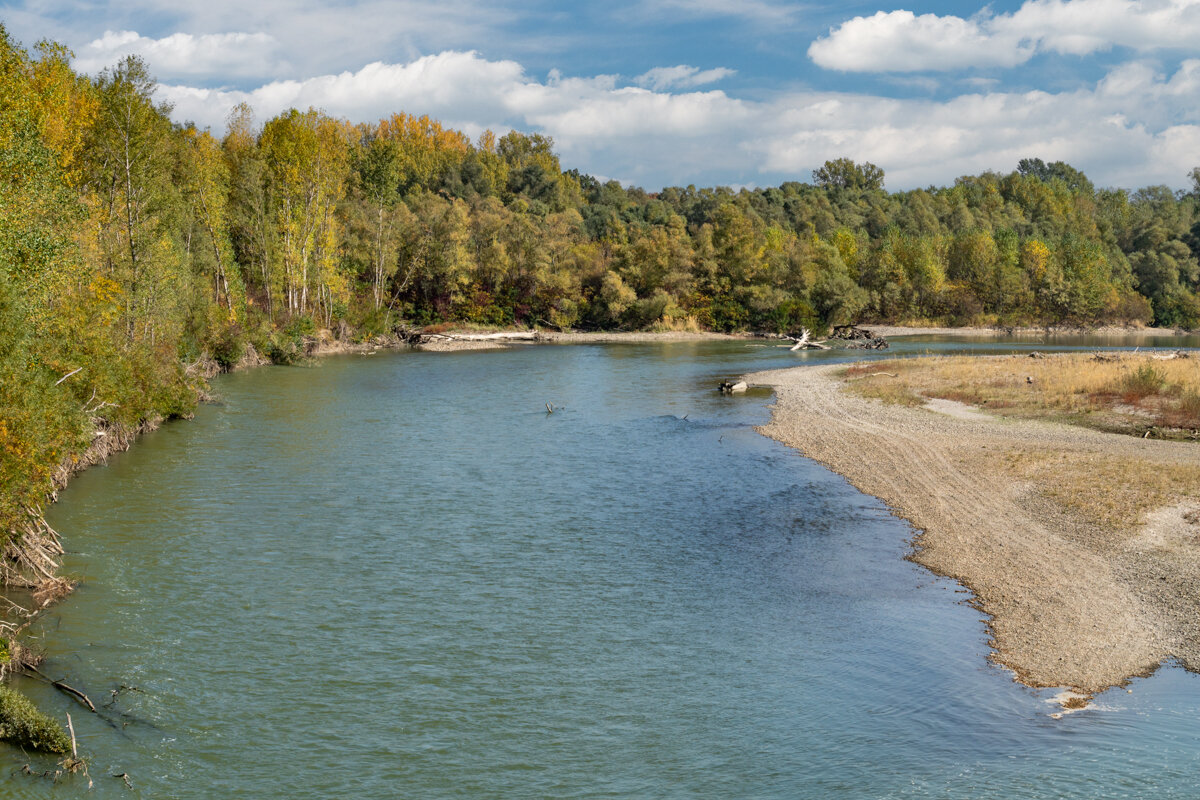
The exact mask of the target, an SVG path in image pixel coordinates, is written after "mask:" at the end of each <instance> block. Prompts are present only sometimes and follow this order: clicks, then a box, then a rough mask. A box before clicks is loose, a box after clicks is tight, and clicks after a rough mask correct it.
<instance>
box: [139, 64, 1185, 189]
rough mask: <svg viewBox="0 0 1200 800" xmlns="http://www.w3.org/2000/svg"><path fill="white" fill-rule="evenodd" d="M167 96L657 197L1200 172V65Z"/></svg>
mask: <svg viewBox="0 0 1200 800" xmlns="http://www.w3.org/2000/svg"><path fill="white" fill-rule="evenodd" d="M667 69H673V68H667ZM160 91H161V92H162V93H163V96H164V99H168V100H171V101H173V102H174V103H175V106H176V117H177V118H179V119H181V120H182V119H193V120H196V121H198V122H200V123H201V124H208V125H212V126H213V127H214V128H216V129H218V130H219V129H220V128H221V127H222V125H223V123H224V120H225V117H226V115H227V114H228V112H229V109H230V108H231V107H232V106H233V105H234V104H236V103H238V102H242V101H246V102H249V103H250V104H251V106H253V107H254V109H255V110H256V112H257V113H258V115H259V118H260V119H267V118H269V117H271V116H273V115H275V114H277V113H279V112H280V111H282V110H285V109H286V108H288V107H292V106H295V107H298V108H307V107H309V106H315V107H319V108H324V109H325V110H326V111H327V112H329V113H331V114H335V115H339V116H345V117H348V118H350V119H352V120H354V121H360V120H371V119H378V118H379V117H381V116H384V115H386V114H390V113H392V112H394V111H408V112H410V113H417V114H426V113H428V114H430V115H432V116H434V117H436V118H438V119H440V120H442V121H443V122H444V123H446V124H448V125H452V126H454V127H457V128H460V129H463V130H465V131H467V132H468V133H470V134H472V135H474V134H477V133H478V132H480V131H481V130H483V128H485V127H490V128H492V129H493V130H496V131H498V132H502V131H505V130H508V129H509V128H518V129H521V130H526V131H538V132H541V133H545V134H548V135H550V136H552V137H554V139H555V141H556V142H557V149H558V151H559V152H560V154H561V155H562V157H563V163H564V165H566V166H568V167H577V168H579V169H582V170H584V171H587V172H598V173H602V174H608V175H620V176H622V178H623V179H625V180H630V181H634V182H638V183H641V184H642V185H644V186H646V187H647V188H650V189H655V188H658V187H661V186H663V185H671V184H687V183H691V182H695V183H702V184H711V183H713V182H728V183H751V182H753V183H758V184H766V183H776V182H779V181H783V180H796V179H799V180H807V179H808V178H809V175H810V173H811V170H812V169H813V168H815V167H817V166H819V165H820V164H821V163H823V162H824V161H825V160H827V159H831V158H838V157H842V156H846V157H850V158H853V159H855V160H858V161H864V160H866V161H872V162H874V163H876V164H878V165H880V166H881V167H883V168H884V169H885V170H886V171H887V184H888V186H889V187H890V188H892V189H902V188H911V187H913V186H924V185H929V184H945V183H948V182H950V181H953V179H954V178H955V177H957V176H959V175H963V174H976V173H979V172H981V171H983V170H987V169H996V170H1010V169H1012V168H1014V166H1015V165H1016V163H1017V161H1018V160H1019V159H1021V158H1025V157H1029V156H1036V157H1040V158H1044V159H1047V160H1059V159H1061V160H1064V161H1067V162H1069V163H1071V164H1073V165H1074V166H1076V167H1077V168H1079V169H1082V170H1084V171H1085V172H1086V173H1088V175H1089V176H1090V177H1092V179H1093V180H1094V181H1095V182H1096V183H1097V184H1099V185H1123V186H1129V187H1137V186H1144V185H1148V184H1152V183H1167V184H1169V185H1172V186H1183V185H1184V184H1185V183H1186V178H1185V176H1186V173H1187V172H1188V171H1189V170H1190V169H1191V168H1192V167H1194V166H1196V165H1197V163H1200V106H1198V105H1197V104H1196V103H1194V102H1193V100H1194V98H1195V97H1196V96H1197V93H1198V92H1200V60H1189V61H1185V62H1184V63H1183V64H1182V65H1181V66H1180V67H1179V69H1178V70H1176V71H1175V72H1174V73H1173V74H1170V75H1163V74H1159V73H1157V72H1155V70H1154V69H1153V68H1151V67H1150V66H1148V65H1146V64H1143V63H1136V62H1135V63H1131V64H1126V65H1123V66H1121V67H1119V68H1118V69H1115V70H1113V71H1112V72H1110V73H1109V74H1108V75H1107V76H1106V77H1105V78H1104V79H1102V80H1101V81H1099V82H1098V83H1097V84H1096V85H1095V86H1094V87H1090V88H1088V89H1081V90H1077V91H1072V92H1060V93H1053V94H1052V93H1047V92H1022V93H1014V92H1002V91H980V92H978V93H972V94H966V95H962V96H960V97H956V98H953V99H951V100H948V101H935V100H912V99H890V98H883V97H875V96H866V95H856V94H850V93H836V92H791V93H787V94H783V95H778V96H775V97H773V98H769V99H765V100H746V99H740V98H737V97H732V96H730V95H728V94H726V93H725V92H722V91H711V90H710V91H686V92H668V91H661V90H659V91H656V90H653V89H648V88H643V87H639V86H627V85H622V84H621V82H620V81H618V80H617V79H616V78H614V77H613V76H611V75H600V76H596V77H590V78H571V77H563V76H561V75H553V76H552V77H550V78H549V79H547V80H537V79H534V78H531V77H530V76H529V75H528V74H527V73H526V71H525V70H524V69H523V68H522V66H521V65H520V64H518V63H516V62H514V61H490V60H487V59H485V58H483V57H482V56H480V55H479V54H477V53H474V52H465V53H464V52H455V51H447V52H443V53H440V54H437V55H432V56H425V57H422V58H419V59H416V60H414V61H411V62H409V63H405V64H385V63H373V64H369V65H367V66H366V67H363V68H362V69H361V70H358V71H357V72H344V73H340V74H336V75H326V76H320V77H315V78H311V79H308V80H302V81H274V82H271V83H267V84H265V85H263V86H261V87H259V88H257V89H254V90H251V91H219V90H210V89H196V88H188V87H186V86H180V85H164V86H163V87H161V90H160Z"/></svg>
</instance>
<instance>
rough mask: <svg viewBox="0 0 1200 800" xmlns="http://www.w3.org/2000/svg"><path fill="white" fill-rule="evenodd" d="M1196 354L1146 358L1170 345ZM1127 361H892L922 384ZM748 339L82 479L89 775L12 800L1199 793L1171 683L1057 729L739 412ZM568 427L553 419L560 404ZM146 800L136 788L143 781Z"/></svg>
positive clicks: (381, 378)
mask: <svg viewBox="0 0 1200 800" xmlns="http://www.w3.org/2000/svg"><path fill="white" fill-rule="evenodd" d="M1197 343H1198V342H1196V341H1191V340H1189V341H1183V340H1178V341H1175V340H1164V341H1162V342H1150V344H1157V345H1161V346H1167V345H1176V346H1177V345H1179V344H1187V345H1193V346H1194V345H1195V344H1197ZM1095 344H1110V345H1111V344H1120V342H1114V341H1107V342H1097V341H1092V340H1061V341H1058V342H1056V343H1054V344H1053V346H1051V347H1048V346H1047V345H1046V344H1045V343H1038V342H1032V341H1027V342H1024V343H1003V342H987V343H978V342H964V341H958V342H943V341H939V340H937V339H934V338H929V337H923V338H913V339H909V340H897V342H896V344H895V345H894V348H893V351H892V353H891V354H893V355H894V354H896V353H900V354H915V353H920V352H925V351H929V350H933V351H945V350H962V351H995V352H1000V351H1007V350H1014V349H1015V350H1021V349H1032V348H1035V347H1037V348H1040V349H1056V348H1058V347H1076V346H1088V345H1095ZM845 356H846V354H845V353H843V354H840V355H839V354H836V353H814V352H808V353H800V354H796V353H790V352H788V351H787V350H786V349H781V348H778V347H773V346H762V344H761V343H750V342H676V343H661V344H627V345H605V346H596V345H574V346H536V347H523V348H515V349H512V350H509V351H505V352H462V353H444V354H434V353H417V352H411V353H380V354H377V355H373V356H369V357H364V356H339V357H330V358H325V359H322V360H320V361H319V362H317V363H316V364H313V365H310V366H303V367H288V368H284V367H273V368H264V369H258V370H253V371H249V372H244V373H239V374H234V375H229V376H223V377H221V378H219V379H218V380H216V381H215V383H214V386H215V389H216V391H217V392H218V393H219V395H220V396H221V398H222V402H221V403H220V404H218V405H210V406H205V407H203V408H201V409H200V410H199V412H198V413H197V415H196V418H195V420H194V421H191V422H173V423H170V424H167V425H165V426H164V427H163V428H161V429H160V430H158V431H156V432H154V433H151V434H149V435H147V436H145V437H144V438H143V439H142V440H140V441H139V442H138V443H137V444H136V445H135V446H134V447H133V448H132V449H131V450H130V451H129V452H128V453H123V454H119V455H117V456H115V457H113V458H112V459H111V460H110V462H109V464H108V465H107V466H106V467H100V468H95V469H92V470H89V471H87V472H85V473H83V474H82V475H80V476H79V477H77V478H76V479H75V480H74V481H73V482H72V484H71V485H70V487H69V488H68V489H67V490H66V491H65V492H64V493H63V495H62V498H61V501H60V502H59V503H58V504H57V505H55V506H54V507H53V509H52V510H51V514H50V517H49V519H50V522H51V524H52V525H53V526H54V527H55V528H57V529H58V530H59V531H60V532H62V533H63V535H64V538H65V543H66V546H67V548H68V550H69V553H68V556H67V559H66V565H65V572H66V573H67V574H69V575H73V576H76V577H78V578H80V579H81V580H82V584H81V586H80V588H79V589H78V590H77V591H76V592H75V593H74V594H73V595H72V596H71V597H70V598H68V599H67V600H66V601H65V602H63V603H62V604H61V605H59V606H58V607H56V608H55V609H54V610H53V611H52V613H50V614H49V615H48V616H47V617H46V618H45V620H44V623H43V624H42V626H41V629H40V631H39V633H38V637H37V639H36V640H35V643H36V644H37V645H38V646H40V647H41V648H43V649H44V650H45V652H46V662H45V665H44V666H43V670H44V671H45V672H47V674H49V675H51V676H52V677H55V678H61V679H64V680H66V682H67V683H69V684H71V685H72V686H75V687H76V688H79V689H82V690H83V691H85V692H87V693H88V695H89V696H90V697H91V698H92V699H93V700H94V701H95V702H96V704H97V705H98V706H99V707H100V711H101V713H100V714H96V715H93V714H90V713H88V712H87V711H86V710H85V709H83V708H82V707H80V706H79V705H78V704H76V703H74V702H73V701H71V700H70V699H69V698H68V697H66V696H64V695H62V694H60V693H59V692H57V691H55V690H54V689H52V688H50V687H48V686H46V685H44V684H42V683H39V682H36V681H32V680H28V679H26V680H22V681H21V682H20V684H19V686H20V688H21V689H22V690H23V691H26V692H28V693H29V694H30V695H32V696H33V697H34V699H35V700H36V702H38V704H39V705H40V706H41V707H42V708H43V709H45V710H47V711H49V712H50V713H53V714H54V715H55V716H57V717H58V718H60V719H65V716H66V714H67V713H70V714H71V716H72V719H73V720H74V724H75V727H76V731H77V733H78V734H79V742H80V749H81V751H82V752H83V753H84V754H86V755H87V756H88V757H89V760H90V768H89V769H90V775H91V780H92V781H93V782H94V788H93V789H92V790H91V791H89V792H84V791H83V790H84V787H86V783H87V782H86V779H80V778H78V777H75V778H67V779H64V780H62V781H60V782H58V783H57V784H56V783H54V782H52V781H51V780H49V779H46V778H40V777H31V776H29V775H26V774H22V773H20V772H19V769H20V767H21V765H23V764H26V763H28V764H29V765H30V766H31V768H32V769H33V770H35V771H41V770H45V769H52V768H53V760H52V759H43V758H36V757H29V756H26V755H25V754H22V753H20V752H19V751H16V750H13V749H11V748H6V749H4V756H3V757H4V759H5V764H6V767H5V768H4V769H3V771H2V774H3V778H0V797H12V798H34V797H54V798H65V797H79V796H88V797H97V798H108V797H145V798H211V797H247V798H308V797H313V798H325V797H372V798H374V797H379V798H390V797H414V798H415V797H420V798H437V797H478V798H495V797H520V798H526V797H547V798H550V797H555V798H557V797H587V798H599V797H671V798H674V797H679V798H731V797H756V798H902V797H921V798H943V797H945V798H950V797H972V798H1012V797H1023V798H1057V797H1089V798H1102V797H1103V798H1107V797H1112V798H1117V797H1146V796H1153V797H1156V798H1170V797H1180V798H1182V797H1193V796H1194V794H1195V788H1194V786H1195V775H1196V774H1197V772H1198V770H1200V682H1198V680H1197V677H1196V676H1195V675H1192V674H1190V673H1186V672H1184V671H1183V670H1181V669H1179V668H1177V667H1171V666H1168V667H1165V668H1164V669H1162V670H1160V671H1159V672H1158V673H1157V674H1156V675H1155V676H1153V677H1151V678H1149V679H1144V680H1136V681H1134V682H1133V683H1132V684H1131V685H1130V687H1129V689H1130V690H1131V691H1127V690H1126V689H1115V690H1111V691H1109V692H1107V693H1105V694H1104V695H1101V696H1100V697H1099V698H1098V700H1097V707H1096V708H1095V709H1092V710H1087V711H1084V712H1080V713H1075V714H1071V715H1068V716H1066V717H1064V718H1063V719H1057V720H1056V719H1053V718H1051V716H1050V714H1051V713H1052V712H1054V711H1056V710H1057V706H1056V705H1054V704H1053V703H1052V701H1051V698H1052V695H1053V694H1054V693H1053V692H1049V691H1033V690H1030V689H1027V688H1025V687H1022V686H1020V685H1019V684H1016V683H1015V682H1014V681H1013V680H1012V676H1011V675H1010V674H1009V673H1008V672H1006V671H1005V670H1003V669H1001V668H999V667H996V666H994V665H992V664H990V662H989V661H988V660H987V656H988V646H987V635H986V628H985V621H984V620H983V619H982V618H981V615H980V613H979V612H978V611H976V610H974V609H973V608H972V607H971V606H970V605H968V604H967V602H966V601H967V600H968V599H969V595H967V594H966V593H965V592H964V591H963V590H962V589H961V587H959V586H957V585H956V584H955V583H953V582H951V581H948V580H945V579H941V578H938V577H936V576H933V575H931V574H930V573H928V572H927V571H925V570H924V569H922V568H920V567H918V566H916V565H914V564H912V563H910V562H908V561H906V560H904V556H905V554H906V553H907V552H908V550H909V547H910V541H911V538H912V536H913V531H912V530H911V528H910V526H909V525H908V524H907V523H905V522H903V521H901V520H898V519H896V518H895V517H893V516H891V515H890V514H889V513H888V511H887V509H886V508H885V507H884V506H883V505H882V504H881V503H880V502H878V501H877V500H875V499H873V498H870V497H866V496H864V495H862V494H860V493H859V492H858V491H856V490H855V489H853V488H852V487H850V486H849V485H848V484H847V483H846V482H845V481H844V480H843V479H842V478H840V477H839V476H837V475H834V474H832V473H830V472H828V471H827V470H825V469H824V468H822V467H820V466H818V465H816V464H814V463H812V462H809V461H808V460H806V459H804V458H802V457H801V456H799V455H798V454H797V453H795V452H794V451H791V450H789V449H787V448H785V447H783V446H782V445H780V444H778V443H776V442H774V441H771V440H769V439H766V438H765V437H763V436H761V435H759V434H758V433H756V432H755V430H754V426H755V425H757V424H761V423H763V422H765V421H766V420H767V418H768V415H769V410H768V405H769V403H770V396H769V394H767V393H764V392H758V391H752V392H751V393H749V394H748V395H744V396H735V397H724V396H721V395H719V394H718V393H717V392H716V391H715V387H716V385H717V383H718V382H719V381H720V380H722V379H725V378H728V377H733V376H736V375H738V374H741V373H744V372H748V371H752V370H759V369H766V368H770V367H773V366H779V367H784V366H791V365H794V364H796V363H817V362H821V361H825V360H827V359H829V358H839V357H840V358H845ZM547 403H550V404H552V406H553V408H554V412H553V413H547V410H546V404H547ZM122 773H124V774H127V775H128V778H129V781H130V783H131V784H132V789H130V788H127V786H126V784H125V782H124V780H123V779H121V778H116V777H113V776H114V775H119V774H122Z"/></svg>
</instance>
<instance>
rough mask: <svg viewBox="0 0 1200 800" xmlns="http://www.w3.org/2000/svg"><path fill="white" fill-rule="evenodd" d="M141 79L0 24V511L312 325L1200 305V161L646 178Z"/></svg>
mask: <svg viewBox="0 0 1200 800" xmlns="http://www.w3.org/2000/svg"><path fill="white" fill-rule="evenodd" d="M154 94H155V82H154V80H153V78H152V77H151V75H150V72H149V69H148V67H147V65H146V64H144V63H143V62H142V61H141V60H139V59H138V58H136V57H131V58H128V59H126V60H124V61H122V62H121V63H119V64H117V65H116V66H114V67H113V68H111V69H109V70H107V71H105V72H104V73H102V74H100V75H99V76H97V77H95V78H90V77H87V76H83V75H79V74H77V73H76V72H75V71H74V70H73V69H72V67H71V54H70V53H69V52H68V51H67V50H66V49H65V48H63V47H62V46H59V45H56V44H53V43H48V42H42V43H39V44H38V45H36V46H35V47H33V48H32V49H31V50H26V49H24V48H22V47H21V46H20V45H18V44H17V43H15V42H13V41H12V40H11V38H10V37H9V36H8V34H7V32H5V31H4V30H3V29H2V28H0V530H8V531H12V532H17V531H18V530H19V529H20V528H21V522H22V520H24V519H26V517H27V515H28V511H29V509H34V508H37V507H38V505H39V504H40V503H41V502H42V501H43V499H44V497H45V495H46V493H47V491H48V490H49V489H50V478H51V475H52V473H53V470H54V469H55V468H56V466H57V465H59V464H60V463H62V462H63V461H64V459H65V460H68V461H69V460H70V459H71V458H73V457H74V454H78V453H80V452H81V451H82V449H83V448H85V447H86V446H87V445H88V444H89V442H91V441H92V438H93V437H94V436H96V435H97V433H103V432H104V431H105V430H106V429H109V430H111V429H117V428H132V427H136V425H138V424H139V423H140V422H141V421H142V420H145V419H147V418H152V417H156V416H170V415H178V414H186V413H188V412H189V411H190V409H191V408H192V407H193V405H194V403H195V398H196V384H197V379H196V378H194V377H192V376H190V375H189V373H188V370H187V369H186V365H188V364H194V363H195V362H196V361H197V360H199V359H201V358H202V356H203V355H207V356H209V357H211V358H214V359H216V361H217V362H219V363H220V364H221V365H223V366H229V365H231V364H234V363H235V362H237V361H238V360H239V359H240V358H241V356H242V354H243V353H244V352H245V349H246V345H247V344H253V345H254V346H255V347H256V348H257V349H258V350H259V351H260V352H263V353H266V354H268V355H270V356H271V357H272V358H273V359H275V360H277V361H286V360H288V359H290V358H292V357H293V356H294V354H295V352H296V344H297V342H298V341H299V339H300V337H302V336H305V335H309V334H313V333H315V332H317V331H318V330H321V329H328V330H331V331H333V332H334V333H335V335H337V336H339V337H356V338H360V339H361V338H367V337H371V336H376V335H381V334H388V333H390V332H392V331H393V330H394V329H395V328H396V327H397V326H398V325H401V324H404V325H409V326H412V325H428V324H433V323H442V322H454V323H468V324H477V325H489V326H542V327H552V328H563V329H565V328H578V329H606V330H613V329H631V330H632V329H647V328H649V329H666V330H683V329H704V330H717V331H741V330H763V331H776V332H784V331H794V330H797V329H798V328H800V327H801V326H806V327H809V328H812V329H817V330H819V329H822V328H825V327H827V326H829V325H832V324H842V323H848V322H870V321H886V322H912V321H921V322H933V323H952V324H975V325H1017V324H1038V325H1042V324H1045V325H1060V324H1069V325H1091V324H1096V323H1105V322H1117V323H1136V324H1144V323H1154V324H1158V325H1165V326H1178V327H1185V328H1194V327H1196V326H1197V325H1198V324H1200V299H1198V297H1197V289H1198V283H1200V267H1198V263H1197V254H1198V253H1200V215H1198V210H1197V203H1198V200H1200V170H1197V171H1195V172H1194V173H1193V176H1192V178H1193V181H1194V182H1195V183H1196V184H1197V189H1196V190H1193V191H1192V192H1188V193H1176V192H1173V191H1171V190H1170V189H1169V188H1167V187H1163V186H1158V187H1149V188H1145V189H1141V190H1138V191H1135V192H1130V191H1126V190H1123V189H1097V188H1096V187H1095V186H1093V185H1092V183H1091V182H1090V181H1089V180H1088V179H1087V177H1086V176H1084V175H1083V174H1082V173H1080V172H1079V171H1077V170H1075V169H1074V168H1072V167H1070V166H1068V165H1067V164H1064V163H1061V162H1055V163H1051V164H1046V163H1043V162H1042V161H1041V160H1038V159H1034V158H1031V159H1028V160H1024V161H1022V162H1021V163H1020V164H1019V165H1018V166H1017V169H1016V170H1015V171H1014V172H1012V173H1009V174H997V173H992V172H988V173H984V174H982V175H978V176H968V177H963V178H960V179H958V180H957V181H955V183H954V185H953V186H950V187H945V188H929V189H919V190H914V191H907V192H895V193H889V192H887V191H886V190H885V189H884V186H883V184H884V173H883V171H882V170H880V169H879V168H878V167H875V166H874V165H871V164H856V163H854V162H852V161H850V160H847V159H839V160H835V161H830V162H827V163H826V164H825V165H824V166H822V167H820V168H819V169H817V170H816V171H815V172H814V173H813V175H812V182H811V183H801V182H789V183H785V184H783V185H782V186H779V187H776V188H769V189H753V190H749V189H746V190H741V191H734V190H732V189H728V188H720V187H718V188H711V189H697V188H695V187H693V186H689V187H686V188H678V187H672V188H666V189H663V190H662V191H659V192H647V191H644V190H642V189H635V188H625V187H623V186H621V185H620V184H619V183H616V182H613V181H609V182H606V183H602V182H600V181H598V180H596V179H595V178H592V177H590V176H588V175H585V174H581V173H579V172H578V171H576V170H565V171H564V170H563V168H562V165H561V164H560V163H559V159H558V157H557V156H556V155H555V153H554V149H553V142H552V141H551V140H550V139H549V138H547V137H544V136H541V135H538V134H523V133H518V132H511V133H507V134H505V135H503V136H496V135H494V134H492V133H490V132H489V133H485V134H483V135H482V136H481V137H479V139H478V140H477V141H474V142H473V141H471V140H470V139H469V138H468V137H467V136H465V135H464V134H462V133H460V132H458V131H455V130H450V129H447V128H445V127H443V126H442V125H441V124H439V123H438V122H437V121H435V120H432V119H429V118H428V117H423V116H414V115H412V114H408V113H397V114H394V115H393V116H390V117H388V118H386V119H383V120H380V121H378V122H370V123H352V122H350V121H347V120H343V119H339V118H336V117H332V116H329V115H328V114H326V113H324V112H322V111H319V110H312V109H310V110H307V111H299V110H290V111H287V112H285V113H282V114H280V115H278V116H275V117H273V118H271V119H268V120H265V121H261V124H260V121H258V120H256V119H255V117H254V115H253V112H252V110H251V109H250V108H248V107H240V108H237V109H235V110H234V111H233V113H232V115H231V116H230V119H229V124H228V130H227V133H225V134H224V136H223V137H222V138H218V137H217V136H214V135H213V134H212V133H210V132H209V131H206V130H199V129H197V128H196V127H195V126H193V125H187V124H184V125H180V124H177V123H174V122H172V121H171V119H170V117H169V112H170V110H171V109H170V108H169V107H167V106H165V105H163V104H161V103H158V102H156V101H155V99H154Z"/></svg>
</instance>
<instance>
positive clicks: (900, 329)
mask: <svg viewBox="0 0 1200 800" xmlns="http://www.w3.org/2000/svg"><path fill="white" fill-rule="evenodd" d="M862 327H863V328H866V329H867V330H869V331H870V332H871V333H872V334H874V335H875V336H883V337H891V336H953V337H960V336H961V337H987V336H1013V335H1018V336H1045V335H1047V334H1050V335H1052V336H1089V335H1090V336H1184V335H1187V332H1186V331H1177V330H1175V329H1174V328H1133V327H1122V326H1119V325H1105V326H1103V327H1099V328H1087V329H1084V328H1054V329H1047V328H1011V329H1010V328H1004V329H998V328H919V327H916V328H914V327H905V326H902V325H869V324H868V325H863V326H862Z"/></svg>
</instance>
